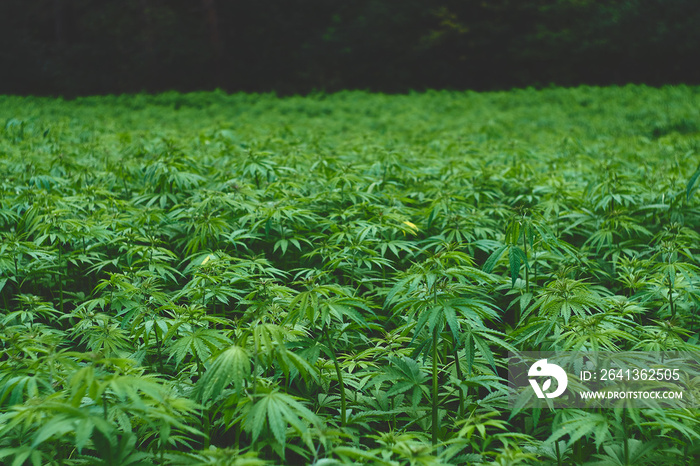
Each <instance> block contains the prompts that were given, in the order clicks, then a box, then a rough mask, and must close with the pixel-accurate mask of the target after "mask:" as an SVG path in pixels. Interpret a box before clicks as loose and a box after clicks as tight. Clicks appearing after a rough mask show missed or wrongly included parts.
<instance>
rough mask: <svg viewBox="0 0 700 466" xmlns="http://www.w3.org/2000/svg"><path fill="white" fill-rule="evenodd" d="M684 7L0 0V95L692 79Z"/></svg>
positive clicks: (559, 2) (693, 54)
mask: <svg viewBox="0 0 700 466" xmlns="http://www.w3.org/2000/svg"><path fill="white" fill-rule="evenodd" d="M698 24H700V8H698V3H697V0H488V1H484V0H430V1H426V0H353V1H344V2H343V1H328V0H256V1H223V0H31V1H27V0H3V1H2V2H0V42H2V43H3V44H6V46H5V47H3V48H2V51H0V93H12V94H16V93H23V94H32V95H35V94H44V95H46V94H51V95H69V96H74V95H86V94H95V93H118V92H140V91H143V90H146V91H149V92H162V91H165V90H171V89H174V90H180V91H192V90H202V89H214V88H217V87H218V88H221V89H225V90H228V91H247V92H269V91H273V90H274V91H277V92H280V93H285V94H289V93H298V92H301V93H306V92H309V91H312V90H324V91H326V92H329V91H337V90H340V89H349V88H350V89H364V90H372V91H383V92H406V91H408V90H411V89H413V90H423V89H426V88H450V89H459V90H461V89H477V90H496V89H510V88H512V87H525V86H547V85H549V84H550V83H553V84H556V85H559V86H572V85H580V84H589V85H610V84H622V83H629V82H634V83H645V84H647V85H662V84H677V83H686V84H700V67H698V66H697V57H698V56H700V28H699V27H698Z"/></svg>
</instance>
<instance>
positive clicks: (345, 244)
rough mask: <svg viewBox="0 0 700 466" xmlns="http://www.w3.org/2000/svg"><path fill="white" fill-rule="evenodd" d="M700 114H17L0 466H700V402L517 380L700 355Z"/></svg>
mask: <svg viewBox="0 0 700 466" xmlns="http://www.w3.org/2000/svg"><path fill="white" fill-rule="evenodd" d="M699 109H700V89H698V88H694V87H668V88H662V89H652V88H646V87H638V86H627V87H624V88H602V89H596V88H577V89H549V90H544V91H533V90H522V91H511V92H502V93H487V94H476V93H450V92H428V93H422V94H411V95H396V96H386V95H380V94H366V93H359V92H343V93H339V94H333V95H316V96H309V97H304V98H302V97H290V98H283V99H281V98H277V97H275V96H273V95H245V94H238V95H225V94H222V93H201V94H188V95H180V94H174V93H171V94H163V95H159V96H147V95H136V96H121V97H111V96H105V97H91V98H82V99H78V100H74V101H62V100H53V99H37V98H19V97H0V124H1V127H0V193H1V196H0V292H1V294H2V297H1V301H0V463H3V464H12V465H17V466H19V465H22V464H33V465H39V464H56V465H72V464H85V465H97V464H104V465H113V464H115V465H116V464H120V465H125V466H126V465H137V464H221V465H224V464H225V465H257V464H316V465H319V466H321V465H324V466H330V465H335V464H386V465H403V464H406V465H408V464H410V465H414V464H415V465H418V464H421V465H429V464H487V463H488V464H502V465H510V464H535V463H543V464H557V465H563V464H584V463H585V464H600V465H629V464H635V465H643V464H679V465H680V464H686V465H692V464H697V461H698V459H699V458H700V426H699V425H698V409H697V408H696V407H692V406H690V407H686V408H682V409H681V408H674V409H652V408H639V407H635V406H623V405H620V406H619V407H618V409H614V410H613V409H610V410H604V409H598V410H581V409H573V408H572V409H558V410H533V409H514V408H513V407H512V406H511V405H509V398H508V387H507V380H506V373H507V372H506V367H505V363H506V358H507V355H508V352H509V351H519V350H535V351H539V350H542V351H573V350H577V351H595V350H611V351H618V350H644V351H673V350H682V351H698V350H700V348H699V347H698V333H697V332H698V328H700V319H699V318H698V310H699V307H700V269H699V267H698V265H699V264H698V258H699V255H698V254H700V201H699V200H698V199H699V198H700V194H697V193H696V191H697V190H698V188H700V179H699V177H700V169H699V167H698V160H699V157H698V155H699V154H700V132H699V131H698V129H699V128H700V110H699ZM683 383H684V384H685V387H686V389H687V390H688V393H692V392H693V391H695V392H697V390H698V388H699V385H698V379H692V380H684V381H683Z"/></svg>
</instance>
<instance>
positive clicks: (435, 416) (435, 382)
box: [432, 325, 440, 445]
mask: <svg viewBox="0 0 700 466" xmlns="http://www.w3.org/2000/svg"><path fill="white" fill-rule="evenodd" d="M437 337H438V328H437V325H436V326H435V327H433V399H432V402H433V445H437V443H438V432H439V431H440V426H439V425H438V422H439V420H438V368H437V359H438V347H437Z"/></svg>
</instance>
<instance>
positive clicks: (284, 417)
mask: <svg viewBox="0 0 700 466" xmlns="http://www.w3.org/2000/svg"><path fill="white" fill-rule="evenodd" d="M309 424H313V425H315V426H316V427H322V425H323V422H322V421H321V419H320V418H319V417H318V416H316V414H314V413H313V412H312V411H310V410H309V409H308V408H307V407H306V406H304V405H303V404H301V403H300V402H299V401H298V398H295V397H293V396H291V395H287V394H286V393H282V392H280V391H278V390H272V391H270V392H269V393H264V394H260V395H258V396H257V397H256V399H255V401H254V402H253V405H252V406H251V407H250V408H249V410H248V412H246V413H245V414H244V415H243V429H244V430H245V431H246V432H248V433H250V434H251V436H252V440H253V442H256V441H257V439H258V437H260V434H261V433H262V431H263V428H264V427H265V425H267V426H268V428H269V429H270V431H271V432H272V435H273V437H274V439H275V440H276V442H277V443H278V444H279V445H285V443H286V438H287V434H286V431H287V427H288V426H291V427H292V429H293V430H294V431H296V432H297V434H299V435H302V436H303V434H304V433H305V432H306V431H307V430H308V425H309ZM304 437H305V440H306V442H307V446H309V448H313V443H311V439H310V438H308V437H306V436H304Z"/></svg>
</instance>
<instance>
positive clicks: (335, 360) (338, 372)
mask: <svg viewBox="0 0 700 466" xmlns="http://www.w3.org/2000/svg"><path fill="white" fill-rule="evenodd" d="M323 336H324V337H326V344H327V345H328V351H329V352H330V353H331V359H333V365H334V366H335V373H336V375H337V376H338V385H340V425H341V426H345V423H346V422H347V418H346V416H345V409H346V402H345V383H344V382H343V373H342V372H341V370H340V364H338V358H336V357H335V350H334V349H333V344H332V343H331V338H330V337H329V336H328V331H327V330H326V327H325V326H324V327H323Z"/></svg>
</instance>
